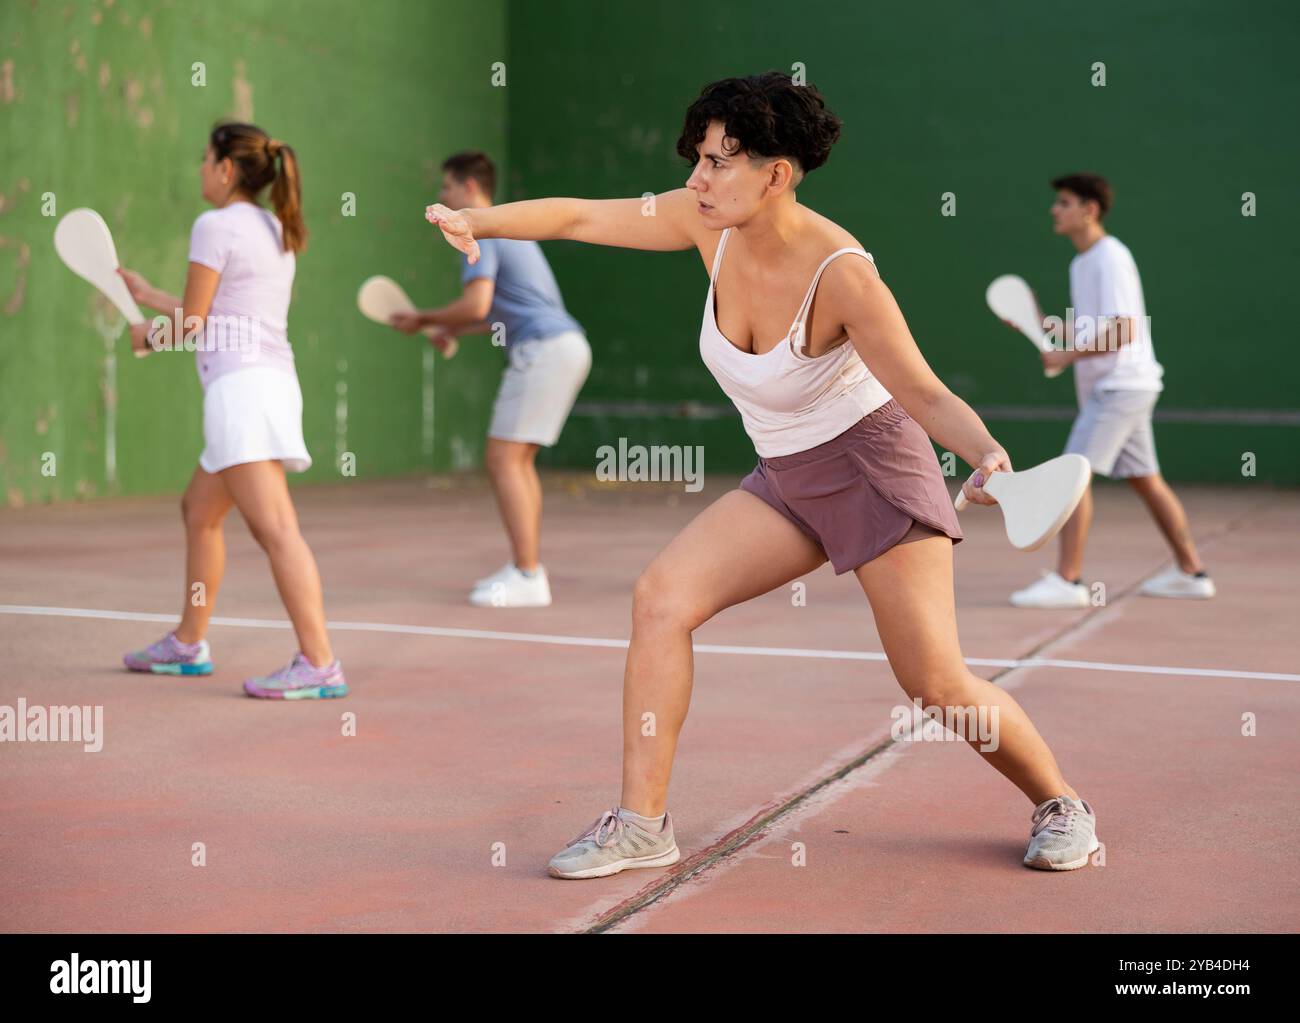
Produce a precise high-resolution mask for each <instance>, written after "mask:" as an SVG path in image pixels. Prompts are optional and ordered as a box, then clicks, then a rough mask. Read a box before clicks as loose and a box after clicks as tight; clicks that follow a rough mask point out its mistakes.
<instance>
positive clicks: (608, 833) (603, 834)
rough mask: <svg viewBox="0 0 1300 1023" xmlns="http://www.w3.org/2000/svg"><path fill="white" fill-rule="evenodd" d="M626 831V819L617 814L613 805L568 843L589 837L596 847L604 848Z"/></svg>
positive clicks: (616, 809)
mask: <svg viewBox="0 0 1300 1023" xmlns="http://www.w3.org/2000/svg"><path fill="white" fill-rule="evenodd" d="M626 831H627V821H625V820H624V819H623V818H622V817H620V816H619V815H618V807H617V806H615V807H612V808H611V809H609V810H606V811H605V812H604V813H602V814H601V815H600V817H598V818H597V819H596V821H595V822H594V823H593V824H592V825H591V827H589V828H587V830H586V831H584V832H583V833H582V834H581V835H579V836H578V837H577V838H575V839H574V840H573V842H571V843H570V845H574V844H576V843H578V842H582V841H585V840H586V839H591V840H592V841H593V842H595V843H596V848H597V849H604V848H605V847H606V846H609V845H613V844H614V843H615V842H617V841H619V840H620V839H621V838H622V837H623V835H624V834H625V833H626Z"/></svg>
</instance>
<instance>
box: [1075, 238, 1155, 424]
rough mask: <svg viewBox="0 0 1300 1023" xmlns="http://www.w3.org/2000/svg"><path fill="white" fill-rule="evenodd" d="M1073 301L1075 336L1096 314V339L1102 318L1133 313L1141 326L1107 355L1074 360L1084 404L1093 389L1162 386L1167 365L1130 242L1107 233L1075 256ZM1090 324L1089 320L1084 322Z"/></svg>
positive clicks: (1079, 395) (1090, 333)
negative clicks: (1159, 353) (1157, 349)
mask: <svg viewBox="0 0 1300 1023" xmlns="http://www.w3.org/2000/svg"><path fill="white" fill-rule="evenodd" d="M1070 305H1071V306H1072V307H1073V309H1074V316H1075V339H1076V341H1077V340H1078V339H1079V337H1080V326H1081V324H1080V322H1079V321H1080V319H1081V318H1082V317H1091V322H1092V324H1093V325H1094V326H1093V327H1092V328H1091V331H1088V330H1086V329H1085V330H1084V331H1083V333H1084V334H1085V335H1087V336H1088V340H1089V341H1091V340H1092V339H1093V338H1094V337H1095V336H1096V334H1097V333H1099V332H1100V326H1101V323H1100V322H1099V321H1100V319H1101V318H1102V317H1111V316H1132V317H1134V318H1135V319H1136V320H1137V330H1136V331H1135V334H1134V336H1133V338H1132V339H1131V340H1130V341H1129V343H1128V344H1126V345H1122V346H1121V347H1120V348H1119V350H1118V351H1115V352H1107V353H1106V354H1105V355H1085V356H1083V357H1082V358H1080V359H1077V360H1075V362H1074V364H1073V365H1074V390H1075V395H1076V397H1077V398H1078V400H1079V406H1080V407H1082V406H1083V403H1084V402H1085V401H1086V400H1087V398H1088V396H1089V395H1090V394H1092V392H1093V391H1094V390H1102V391H1160V390H1163V388H1164V384H1163V383H1162V382H1161V377H1163V376H1164V372H1165V371H1164V368H1163V367H1162V366H1161V365H1160V363H1158V362H1156V353H1155V346H1154V344H1153V343H1152V340H1151V330H1150V324H1149V323H1148V322H1147V318H1146V317H1147V307H1146V301H1145V300H1144V299H1143V297H1142V280H1141V278H1140V277H1138V269H1137V264H1136V263H1135V262H1133V254H1132V253H1131V252H1129V250H1128V246H1127V245H1125V244H1124V243H1123V242H1122V241H1120V240H1119V239H1118V238H1114V237H1112V236H1111V235H1106V236H1104V237H1103V238H1101V239H1100V240H1099V241H1097V242H1095V243H1094V244H1093V245H1092V247H1091V248H1088V249H1085V250H1084V251H1083V252H1080V253H1079V254H1078V255H1077V256H1075V257H1074V259H1072V260H1070ZM1082 325H1083V326H1084V327H1085V328H1086V326H1087V321H1084V323H1083V324H1082Z"/></svg>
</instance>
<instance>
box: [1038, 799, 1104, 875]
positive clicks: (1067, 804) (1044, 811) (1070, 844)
mask: <svg viewBox="0 0 1300 1023" xmlns="http://www.w3.org/2000/svg"><path fill="white" fill-rule="evenodd" d="M1100 848H1101V843H1100V842H1099V841H1097V817H1096V815H1095V814H1093V812H1092V807H1091V806H1089V805H1088V804H1087V803H1085V802H1084V801H1083V800H1082V799H1071V798H1070V797H1069V796H1054V797H1053V798H1051V799H1045V800H1043V802H1041V803H1039V804H1038V806H1036V807H1035V808H1034V828H1033V830H1032V831H1030V833H1029V849H1028V850H1027V851H1026V852H1025V866H1026V867H1036V868H1037V869H1039V870H1075V869H1077V868H1079V867H1082V866H1084V865H1085V864H1086V863H1087V862H1088V857H1089V856H1091V855H1092V854H1093V853H1095V852H1096V851H1097V850H1098V849H1100Z"/></svg>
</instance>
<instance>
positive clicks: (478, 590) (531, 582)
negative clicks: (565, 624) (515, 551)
mask: <svg viewBox="0 0 1300 1023" xmlns="http://www.w3.org/2000/svg"><path fill="white" fill-rule="evenodd" d="M469 602H470V603H471V604H473V605H475V606H476V607H548V606H549V605H550V603H551V583H550V580H549V579H548V578H547V577H546V568H545V567H544V566H542V565H538V566H537V568H536V569H535V570H534V571H533V574H532V575H524V573H523V572H521V571H520V570H519V569H517V568H515V566H514V565H511V566H510V568H509V570H508V571H507V572H506V574H505V575H504V576H503V577H502V578H500V579H494V580H493V581H492V582H491V583H489V584H487V585H486V586H477V587H475V588H474V589H473V590H472V591H471V592H470V595H469Z"/></svg>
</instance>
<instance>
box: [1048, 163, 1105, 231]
mask: <svg viewBox="0 0 1300 1023" xmlns="http://www.w3.org/2000/svg"><path fill="white" fill-rule="evenodd" d="M1052 187H1053V188H1055V189H1056V190H1057V191H1058V192H1059V191H1061V190H1064V191H1066V192H1073V193H1074V194H1075V195H1077V196H1078V197H1079V198H1080V199H1084V200H1087V199H1091V200H1093V201H1094V202H1095V203H1096V204H1097V207H1098V209H1099V211H1100V212H1099V213H1098V215H1097V219H1098V220H1104V219H1105V217H1106V214H1107V213H1109V212H1110V207H1111V204H1112V203H1113V202H1114V193H1113V192H1111V189H1110V182H1109V181H1107V180H1106V179H1105V178H1103V177H1102V176H1101V175H1100V174H1066V175H1065V176H1064V177H1060V178H1054V179H1053V180H1052Z"/></svg>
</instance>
